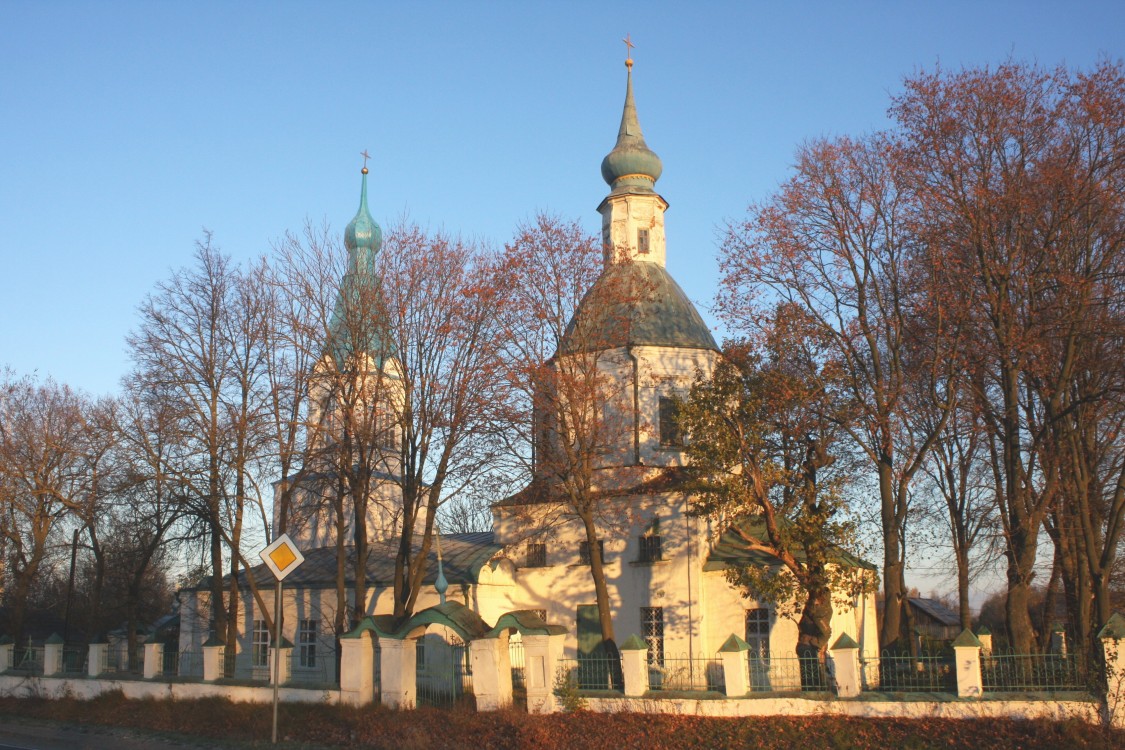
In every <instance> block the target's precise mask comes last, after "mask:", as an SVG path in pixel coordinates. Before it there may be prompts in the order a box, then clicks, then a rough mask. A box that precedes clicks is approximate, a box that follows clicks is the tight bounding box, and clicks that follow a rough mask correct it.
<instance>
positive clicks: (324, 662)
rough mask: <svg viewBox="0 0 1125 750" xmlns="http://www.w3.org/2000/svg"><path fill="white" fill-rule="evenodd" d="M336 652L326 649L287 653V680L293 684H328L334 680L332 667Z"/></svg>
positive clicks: (297, 650)
mask: <svg viewBox="0 0 1125 750" xmlns="http://www.w3.org/2000/svg"><path fill="white" fill-rule="evenodd" d="M335 659H336V654H335V652H334V651H329V650H326V649H316V650H315V651H314V650H306V651H301V650H300V649H293V651H292V652H291V653H290V654H289V682H290V684H293V685H328V684H332V683H334V682H335V679H334V677H333V674H332V673H333V671H334V670H333V669H331V666H332V665H333V664H334V663H335Z"/></svg>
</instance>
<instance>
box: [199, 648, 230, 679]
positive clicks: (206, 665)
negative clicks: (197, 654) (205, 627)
mask: <svg viewBox="0 0 1125 750" xmlns="http://www.w3.org/2000/svg"><path fill="white" fill-rule="evenodd" d="M225 652H226V646H225V645H224V644H223V642H222V641H220V640H219V639H218V638H209V639H207V642H206V643H204V644H203V681H204V682H214V681H215V680H217V679H219V678H221V677H222V676H223V655H224V653H225Z"/></svg>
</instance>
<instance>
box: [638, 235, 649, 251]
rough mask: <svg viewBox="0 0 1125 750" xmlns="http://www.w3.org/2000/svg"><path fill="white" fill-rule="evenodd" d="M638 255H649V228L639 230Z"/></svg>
mask: <svg viewBox="0 0 1125 750" xmlns="http://www.w3.org/2000/svg"><path fill="white" fill-rule="evenodd" d="M637 255H648V230H647V229H638V230H637Z"/></svg>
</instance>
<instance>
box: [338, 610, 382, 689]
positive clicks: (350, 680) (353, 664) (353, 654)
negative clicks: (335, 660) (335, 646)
mask: <svg viewBox="0 0 1125 750" xmlns="http://www.w3.org/2000/svg"><path fill="white" fill-rule="evenodd" d="M375 638H376V635H375V633H373V632H371V631H369V630H368V631H362V630H359V629H358V628H357V629H356V630H353V631H352V632H350V633H347V634H345V635H342V636H340V700H341V702H343V703H346V704H348V705H350V706H366V705H367V704H369V703H371V702H372V701H373V700H374V699H375V673H374V667H375V642H374V639H375Z"/></svg>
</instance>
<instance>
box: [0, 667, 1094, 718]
mask: <svg viewBox="0 0 1125 750" xmlns="http://www.w3.org/2000/svg"><path fill="white" fill-rule="evenodd" d="M114 690H120V691H121V692H122V694H124V696H125V697H126V698H133V699H140V698H174V699H177V700H184V699H191V698H227V699H228V700H231V701H234V702H238V703H269V702H271V701H272V700H273V688H272V687H269V686H261V687H250V686H244V685H221V684H215V683H199V682H148V681H144V680H103V679H97V678H93V679H91V678H56V677H23V676H14V675H0V695H4V696H13V697H17V698H19V697H31V696H36V697H42V698H63V697H70V698H81V699H89V698H94V697H96V696H98V695H100V694H102V693H107V692H111V691H114ZM278 699H279V700H280V701H283V702H286V703H322V704H336V703H339V702H340V691H339V690H307V689H302V688H286V687H283V688H281V689H280V690H279V691H278ZM586 703H587V706H588V707H589V709H590V710H591V711H600V712H603V713H614V712H620V711H631V712H634V713H662V714H678V715H685V716H728V717H739V716H813V715H816V716H855V717H863V718H888V719H889V718H897V719H927V718H942V719H987V718H1012V719H1052V720H1063V719H1081V720H1083V721H1086V722H1088V723H1091V724H1099V723H1101V720H1102V708H1101V705H1100V704H1099V703H1097V702H1094V701H1080V700H1022V701H1021V700H948V701H926V700H907V701H896V700H814V699H808V698H799V697H793V698H724V699H706V700H697V699H692V698H586Z"/></svg>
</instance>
